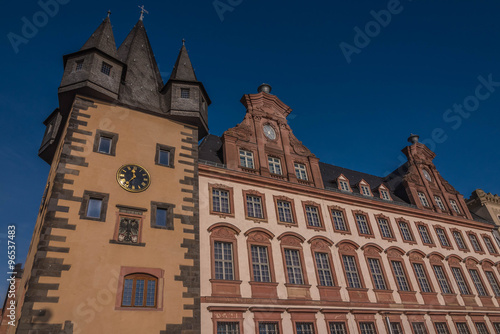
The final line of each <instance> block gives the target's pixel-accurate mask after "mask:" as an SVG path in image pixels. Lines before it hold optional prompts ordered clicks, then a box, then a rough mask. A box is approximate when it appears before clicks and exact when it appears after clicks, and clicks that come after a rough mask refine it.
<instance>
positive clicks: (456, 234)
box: [453, 231, 467, 249]
mask: <svg viewBox="0 0 500 334" xmlns="http://www.w3.org/2000/svg"><path fill="white" fill-rule="evenodd" d="M453 237H454V238H455V241H456V243H457V246H458V248H460V249H467V246H465V242H464V239H463V238H462V234H461V233H460V232H458V231H453Z"/></svg>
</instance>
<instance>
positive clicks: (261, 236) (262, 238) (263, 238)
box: [248, 232, 269, 242]
mask: <svg viewBox="0 0 500 334" xmlns="http://www.w3.org/2000/svg"><path fill="white" fill-rule="evenodd" d="M248 240H249V241H255V242H269V236H267V235H266V234H265V233H262V232H253V233H251V234H250V235H249V236H248Z"/></svg>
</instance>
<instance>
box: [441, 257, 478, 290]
mask: <svg viewBox="0 0 500 334" xmlns="http://www.w3.org/2000/svg"><path fill="white" fill-rule="evenodd" d="M446 260H447V261H448V266H449V267H450V270H451V276H452V277H453V280H454V281H455V284H456V285H457V288H458V291H457V292H458V293H459V294H460V296H462V297H463V296H466V297H473V296H474V294H473V293H472V289H471V286H470V284H469V280H468V279H467V276H465V273H464V270H463V268H462V265H461V264H460V263H461V262H462V259H461V258H459V257H458V256H448V257H446ZM453 268H456V269H458V270H459V271H460V274H461V275H462V278H463V281H464V284H465V286H466V287H467V290H468V291H469V294H463V293H462V291H461V289H460V286H459V284H458V282H457V279H456V277H455V274H454V273H453Z"/></svg>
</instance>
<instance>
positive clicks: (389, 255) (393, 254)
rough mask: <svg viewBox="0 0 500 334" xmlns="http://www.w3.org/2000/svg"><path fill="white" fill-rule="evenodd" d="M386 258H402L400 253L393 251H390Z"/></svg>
mask: <svg viewBox="0 0 500 334" xmlns="http://www.w3.org/2000/svg"><path fill="white" fill-rule="evenodd" d="M387 257H391V258H395V259H400V258H402V256H401V252H398V251H397V250H395V249H391V250H390V251H388V252H387Z"/></svg>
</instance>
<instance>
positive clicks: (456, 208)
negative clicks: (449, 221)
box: [450, 199, 460, 214]
mask: <svg viewBox="0 0 500 334" xmlns="http://www.w3.org/2000/svg"><path fill="white" fill-rule="evenodd" d="M450 204H451V207H452V208H453V210H454V211H455V212H456V213H458V214H460V209H459V208H458V204H457V202H455V200H453V199H450Z"/></svg>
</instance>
